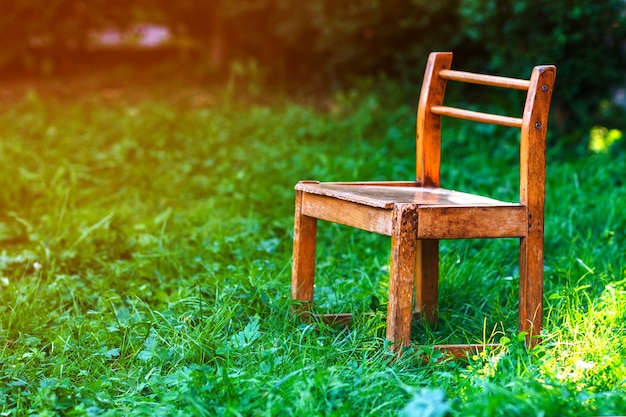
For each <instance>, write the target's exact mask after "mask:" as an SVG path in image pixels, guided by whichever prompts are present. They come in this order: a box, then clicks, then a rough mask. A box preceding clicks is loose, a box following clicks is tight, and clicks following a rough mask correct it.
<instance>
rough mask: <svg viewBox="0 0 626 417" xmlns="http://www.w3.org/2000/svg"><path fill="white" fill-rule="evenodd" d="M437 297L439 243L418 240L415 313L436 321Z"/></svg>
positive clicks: (432, 321)
mask: <svg viewBox="0 0 626 417" xmlns="http://www.w3.org/2000/svg"><path fill="white" fill-rule="evenodd" d="M438 297H439V241H438V240H418V241H417V250H416V260H415V313H416V316H418V317H420V318H424V319H426V320H427V321H428V322H430V323H434V322H436V321H437V302H438Z"/></svg>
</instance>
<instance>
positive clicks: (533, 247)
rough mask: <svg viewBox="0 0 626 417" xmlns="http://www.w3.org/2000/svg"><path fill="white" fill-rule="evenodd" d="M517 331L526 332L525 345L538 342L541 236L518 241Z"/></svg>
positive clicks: (541, 280)
mask: <svg viewBox="0 0 626 417" xmlns="http://www.w3.org/2000/svg"><path fill="white" fill-rule="evenodd" d="M519 276H520V283H519V330H520V331H521V332H527V336H526V345H527V346H528V347H533V346H535V345H536V344H537V343H539V342H540V340H539V334H540V332H541V325H542V321H543V235H541V234H529V236H527V237H523V238H521V239H520V269H519Z"/></svg>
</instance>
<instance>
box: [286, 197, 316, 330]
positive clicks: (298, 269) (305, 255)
mask: <svg viewBox="0 0 626 417" xmlns="http://www.w3.org/2000/svg"><path fill="white" fill-rule="evenodd" d="M303 195H304V193H303V192H302V191H296V211H295V216H294V231H293V259H292V266H291V298H292V299H293V300H296V301H300V302H301V304H299V305H298V306H296V307H295V309H296V310H297V311H299V312H300V313H301V314H302V315H303V316H304V317H305V318H306V317H308V315H309V313H310V311H311V308H312V307H313V284H314V280H315V251H316V240H317V219H316V218H313V217H309V216H306V215H304V214H302V199H303Z"/></svg>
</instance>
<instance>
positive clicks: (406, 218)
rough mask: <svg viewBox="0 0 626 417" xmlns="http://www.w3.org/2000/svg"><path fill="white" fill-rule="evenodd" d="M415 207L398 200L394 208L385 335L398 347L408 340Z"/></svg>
mask: <svg viewBox="0 0 626 417" xmlns="http://www.w3.org/2000/svg"><path fill="white" fill-rule="evenodd" d="M416 236H417V207H414V206H413V205H411V204H397V205H396V207H395V208H394V211H393V226H392V233H391V263H390V266H389V300H388V307H387V339H388V340H390V341H392V342H395V343H394V345H393V346H392V349H394V350H398V349H400V348H401V347H402V346H408V345H410V343H411V322H412V319H413V308H412V305H413V294H414V293H413V291H414V282H415V260H416V253H417V239H416Z"/></svg>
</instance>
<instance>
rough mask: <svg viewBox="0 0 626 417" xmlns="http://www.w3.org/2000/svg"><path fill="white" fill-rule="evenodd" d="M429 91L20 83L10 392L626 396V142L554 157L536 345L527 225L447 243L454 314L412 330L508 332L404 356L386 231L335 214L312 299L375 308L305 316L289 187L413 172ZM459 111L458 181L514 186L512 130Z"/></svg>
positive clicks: (0, 140) (445, 294)
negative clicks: (388, 324)
mask: <svg viewBox="0 0 626 417" xmlns="http://www.w3.org/2000/svg"><path fill="white" fill-rule="evenodd" d="M413 105H414V103H403V104H401V105H400V104H398V103H397V102H394V100H393V99H390V98H389V97H382V96H377V95H375V94H374V95H360V94H346V95H342V96H340V97H337V98H335V100H334V102H333V105H332V106H330V109H331V110H330V111H325V112H322V111H316V110H314V109H311V108H308V107H305V106H300V105H295V104H274V105H272V106H262V105H246V106H243V105H237V104H235V103H233V102H231V103H229V105H228V106H224V107H220V106H219V105H212V106H209V107H199V106H195V107H194V106H182V105H180V103H178V102H176V103H175V102H174V101H169V100H168V99H164V98H161V99H153V100H150V101H148V100H146V101H138V102H133V103H130V102H125V101H122V100H120V101H110V100H109V101H107V100H102V99H98V98H94V99H92V100H84V101H81V102H77V103H71V102H70V103H67V102H59V101H55V100H54V99H44V98H40V97H38V96H37V94H34V93H31V94H29V95H27V96H25V97H24V98H23V99H21V100H19V101H17V102H14V103H10V104H3V105H2V108H1V109H0V158H1V160H0V207H2V210H1V211H0V341H1V346H0V412H1V413H3V415H31V414H38V415H57V414H58V415H68V414H70V415H89V416H97V415H106V416H112V415H146V414H149V415H168V416H169V415H397V414H398V413H399V412H400V411H401V410H403V409H405V407H407V405H408V408H406V410H405V411H406V412H407V413H410V412H411V410H414V411H415V410H416V409H418V408H416V407H419V406H420V404H423V403H424V401H425V402H426V404H429V401H431V402H433V404H434V402H436V401H439V402H438V403H437V404H438V406H439V407H440V409H441V410H443V411H442V412H445V411H446V410H448V411H450V413H451V414H452V415H463V416H494V415H502V416H510V415H524V416H526V415H546V416H564V415H571V416H584V415H610V414H613V415H615V414H626V400H624V398H626V395H625V394H626V386H625V381H626V361H625V359H624V358H625V357H626V350H625V348H624V346H626V330H625V329H626V269H625V267H624V265H626V262H625V258H626V253H625V250H624V246H623V244H622V242H623V241H624V232H625V231H626V215H625V213H626V199H625V198H624V197H625V194H626V188H625V187H624V183H623V180H622V176H623V173H624V172H626V169H625V168H626V167H625V163H624V159H623V157H622V156H623V154H619V152H621V150H620V148H611V149H610V152H609V153H607V154H597V155H587V156H585V157H584V158H581V159H574V160H570V159H568V157H567V156H564V155H559V154H558V153H556V152H554V151H552V152H550V153H549V155H548V165H549V168H548V196H547V206H546V294H545V299H546V320H545V328H544V334H543V340H544V342H543V344H542V345H541V346H540V347H539V348H537V349H536V350H534V351H532V352H528V351H526V349H525V348H524V347H523V344H522V343H521V342H520V340H521V339H519V338H518V335H517V333H516V326H517V319H516V300H517V288H518V283H517V278H518V271H517V262H518V259H517V256H518V255H517V254H518V242H517V241H516V240H501V241H483V240H477V241H463V242H444V243H442V259H441V269H442V276H443V277H442V282H441V296H440V304H441V321H440V323H439V324H438V325H437V326H436V327H425V326H424V325H423V324H421V323H416V324H415V329H414V338H415V342H416V343H423V344H425V346H426V348H425V349H426V351H428V349H427V347H428V345H432V344H434V343H439V342H465V341H468V340H469V341H471V342H478V343H481V342H483V341H489V340H493V341H503V342H504V343H505V348H504V349H500V350H495V351H493V352H488V353H487V354H485V355H480V356H476V357H473V358H469V359H468V360H467V361H458V362H452V361H442V362H439V363H435V362H428V363H425V362H424V361H423V356H419V355H417V353H419V352H418V351H417V350H416V351H414V352H407V354H406V355H405V356H404V357H402V358H400V359H397V360H393V357H392V356H390V353H389V352H388V350H387V349H386V342H385V340H384V314H385V309H384V304H385V302H386V289H387V283H386V276H387V274H388V269H387V262H388V251H389V240H388V238H385V237H381V236H376V235H371V234H368V233H364V232H360V231H354V230H351V229H349V228H344V227H342V226H337V225H329V224H323V223H322V224H320V228H319V233H320V235H319V253H318V267H319V268H318V281H317V286H316V297H317V301H318V304H317V308H318V309H320V310H321V311H335V312H337V311H354V312H362V311H365V310H370V308H371V306H372V300H373V299H377V300H378V301H379V302H380V303H381V305H380V306H378V307H379V312H378V313H377V314H375V315H374V316H365V315H357V320H356V323H355V325H354V326H353V328H352V329H351V330H348V329H333V328H330V327H327V326H325V325H323V324H304V323H301V322H300V321H298V320H297V319H296V318H295V317H293V316H292V315H291V314H290V310H289V305H290V300H289V279H290V257H291V230H292V227H293V220H292V219H293V217H292V216H293V198H294V195H293V185H294V184H295V182H296V181H298V180H300V179H319V180H351V179H358V180H377V179H397V180H406V179H412V178H414V172H413V171H414V165H413V164H414V161H413V158H414V156H413V155H414V148H413V147H414V144H413V137H414V116H413ZM452 131H453V133H455V134H453V135H450V136H449V137H447V138H446V140H447V142H446V143H445V144H444V150H443V152H444V153H445V158H444V161H445V160H446V158H448V159H451V160H452V161H454V162H450V163H448V164H447V165H444V168H443V178H444V181H445V183H446V185H450V186H451V187H454V188H456V189H460V190H471V191H478V192H482V193H487V194H490V195H492V196H495V197H498V198H506V199H511V200H514V199H515V198H516V195H517V192H518V191H517V188H516V187H517V185H516V176H515V171H516V169H517V168H516V164H517V162H516V149H515V148H516V146H517V145H516V140H515V138H514V137H511V136H510V135H507V134H505V136H504V137H503V139H493V140H484V139H482V140H480V141H477V140H476V137H477V136H478V135H479V134H481V133H487V134H496V133H497V134H499V133H500V132H499V131H490V130H487V131H485V130H484V128H482V127H479V128H478V129H477V130H467V129H465V130H463V129H461V128H457V127H453V129H452ZM611 152H612V153H611ZM494 156H497V157H498V161H499V162H497V161H496V160H495V159H494ZM501 170H506V171H507V172H506V173H505V174H502V173H501ZM373 297H374V298H373ZM425 388H426V389H428V390H430V391H428V390H427V391H424V390H423V389H425ZM432 392H438V393H443V396H440V395H439V394H432ZM429 393H430V394H429ZM542 413H543V414H542Z"/></svg>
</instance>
